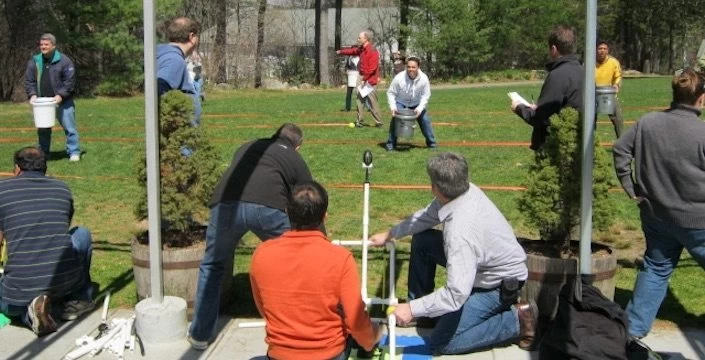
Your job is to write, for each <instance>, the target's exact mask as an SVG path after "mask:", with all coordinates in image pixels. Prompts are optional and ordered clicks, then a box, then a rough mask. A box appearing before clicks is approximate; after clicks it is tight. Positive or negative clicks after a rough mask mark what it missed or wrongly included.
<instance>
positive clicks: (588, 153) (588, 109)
mask: <svg viewBox="0 0 705 360" xmlns="http://www.w3.org/2000/svg"><path fill="white" fill-rule="evenodd" d="M585 6H586V8H587V9H586V16H585V24H586V26H585V88H584V92H583V144H582V145H583V156H582V181H581V190H580V191H581V197H580V273H581V274H586V275H589V274H592V250H591V248H590V244H591V242H592V167H593V159H594V157H593V155H594V154H593V143H594V141H595V48H596V46H597V44H596V42H597V30H596V29H597V0H587V1H586V5H585Z"/></svg>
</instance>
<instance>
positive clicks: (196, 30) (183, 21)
mask: <svg viewBox="0 0 705 360" xmlns="http://www.w3.org/2000/svg"><path fill="white" fill-rule="evenodd" d="M165 27H166V31H165V32H166V39H167V40H168V41H169V42H174V43H179V44H181V43H187V42H188V41H189V35H191V34H193V35H198V34H200V33H201V24H199V23H198V21H196V20H191V19H189V18H187V17H184V16H182V17H177V18H175V19H173V20H171V21H169V22H168V23H167V24H166V26H165Z"/></svg>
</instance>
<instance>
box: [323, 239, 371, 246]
mask: <svg viewBox="0 0 705 360" xmlns="http://www.w3.org/2000/svg"><path fill="white" fill-rule="evenodd" d="M330 242H331V244H333V245H340V246H362V242H363V240H331V241H330ZM367 243H368V245H369V243H370V242H369V241H368V242H367Z"/></svg>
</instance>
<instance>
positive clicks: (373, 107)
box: [356, 81, 382, 124]
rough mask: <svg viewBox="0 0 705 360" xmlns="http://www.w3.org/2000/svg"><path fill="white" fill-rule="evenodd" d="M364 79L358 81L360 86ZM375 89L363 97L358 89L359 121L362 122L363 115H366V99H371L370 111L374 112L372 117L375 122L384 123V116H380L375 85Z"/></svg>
mask: <svg viewBox="0 0 705 360" xmlns="http://www.w3.org/2000/svg"><path fill="white" fill-rule="evenodd" d="M362 83H363V82H362V81H358V86H359V85H360V84H362ZM374 88H375V89H374V90H372V92H370V93H369V94H367V97H366V98H363V97H362V96H360V92H359V91H356V93H357V123H358V124H362V123H363V117H364V115H365V101H369V103H370V112H371V113H372V117H373V118H374V119H375V123H377V124H382V118H381V117H380V116H379V103H378V102H377V86H375V87H374Z"/></svg>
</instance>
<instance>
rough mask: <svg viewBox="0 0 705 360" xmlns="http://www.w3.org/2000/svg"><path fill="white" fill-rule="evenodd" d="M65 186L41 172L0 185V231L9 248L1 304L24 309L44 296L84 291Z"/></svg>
mask: <svg viewBox="0 0 705 360" xmlns="http://www.w3.org/2000/svg"><path fill="white" fill-rule="evenodd" d="M72 216H73V198H72V196H71V191H70V190H69V188H68V186H67V185H66V184H65V183H64V182H63V181H60V180H57V179H54V178H50V177H47V176H45V175H44V174H42V173H40V172H33V171H28V172H23V173H22V174H20V175H19V176H16V177H13V178H10V179H5V180H0V231H2V232H3V234H4V236H5V240H6V244H7V264H6V266H5V275H4V277H3V279H2V302H3V303H7V304H11V305H16V306H26V305H28V304H29V303H30V302H31V301H32V299H34V298H35V297H37V296H39V295H41V294H43V293H48V294H50V295H51V296H52V297H63V296H66V295H67V294H69V293H71V292H72V291H74V290H76V289H78V288H80V287H81V286H83V284H82V281H83V280H82V277H81V267H80V264H79V262H78V259H77V258H76V256H75V254H74V250H73V245H72V242H71V236H70V235H69V224H70V223H71V217H72Z"/></svg>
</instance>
